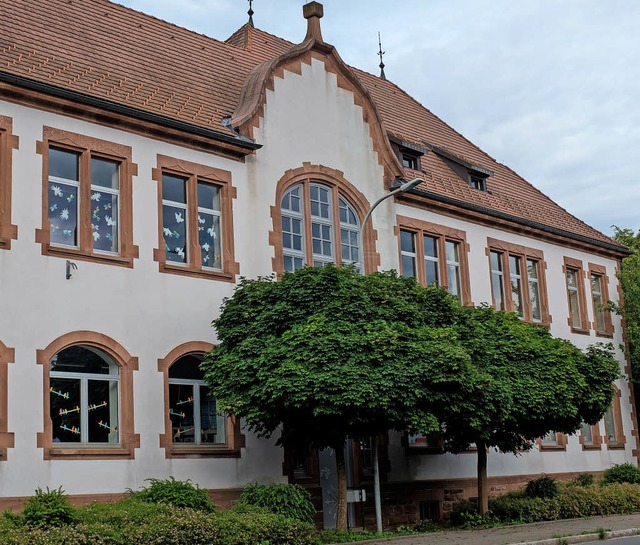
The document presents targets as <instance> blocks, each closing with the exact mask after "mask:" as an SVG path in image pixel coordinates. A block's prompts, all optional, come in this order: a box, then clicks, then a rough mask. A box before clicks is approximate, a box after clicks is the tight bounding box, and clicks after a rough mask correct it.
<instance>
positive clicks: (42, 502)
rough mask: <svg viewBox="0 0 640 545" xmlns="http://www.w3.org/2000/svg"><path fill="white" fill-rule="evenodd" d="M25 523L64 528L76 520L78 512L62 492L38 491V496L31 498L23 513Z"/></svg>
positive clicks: (58, 490) (60, 490)
mask: <svg viewBox="0 0 640 545" xmlns="http://www.w3.org/2000/svg"><path fill="white" fill-rule="evenodd" d="M22 518H23V520H24V522H25V523H26V524H28V525H31V526H44V527H48V526H63V525H65V524H70V523H72V522H74V521H75V520H76V510H75V509H74V508H73V507H72V506H71V504H70V503H69V498H67V496H66V495H65V493H64V490H62V487H60V488H58V489H56V490H50V489H49V488H48V487H47V490H46V491H43V490H42V489H41V488H37V489H36V495H35V496H31V497H30V498H29V499H28V500H27V503H26V504H25V506H24V509H23V511H22Z"/></svg>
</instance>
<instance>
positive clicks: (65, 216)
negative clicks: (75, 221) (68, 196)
mask: <svg viewBox="0 0 640 545" xmlns="http://www.w3.org/2000/svg"><path fill="white" fill-rule="evenodd" d="M60 219H63V220H68V219H69V209H68V208H63V209H62V212H60Z"/></svg>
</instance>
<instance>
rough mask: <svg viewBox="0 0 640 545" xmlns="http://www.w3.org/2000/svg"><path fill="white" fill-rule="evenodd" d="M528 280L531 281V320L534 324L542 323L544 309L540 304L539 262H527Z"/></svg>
mask: <svg viewBox="0 0 640 545" xmlns="http://www.w3.org/2000/svg"><path fill="white" fill-rule="evenodd" d="M527 278H528V279H529V301H530V303H531V318H532V319H533V321H534V322H540V321H542V308H541V304H540V284H539V282H538V263H537V261H532V260H527Z"/></svg>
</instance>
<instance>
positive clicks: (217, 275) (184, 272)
mask: <svg viewBox="0 0 640 545" xmlns="http://www.w3.org/2000/svg"><path fill="white" fill-rule="evenodd" d="M160 272H162V273H168V274H177V275H179V276H191V277H195V278H207V279H209V280H219V281H220V282H235V275H234V274H232V273H229V272H224V271H212V270H207V269H195V268H192V267H186V266H180V265H172V264H169V263H162V262H161V263H160Z"/></svg>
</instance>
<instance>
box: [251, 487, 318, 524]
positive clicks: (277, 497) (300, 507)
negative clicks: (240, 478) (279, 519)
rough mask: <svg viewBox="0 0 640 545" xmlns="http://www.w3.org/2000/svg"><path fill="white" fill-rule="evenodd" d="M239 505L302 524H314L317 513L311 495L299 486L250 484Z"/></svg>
mask: <svg viewBox="0 0 640 545" xmlns="http://www.w3.org/2000/svg"><path fill="white" fill-rule="evenodd" d="M238 505H239V506H242V505H252V506H256V507H263V508H265V509H268V510H269V511H271V512H272V513H275V514H277V515H282V516H284V517H287V518H291V519H294V520H299V521H302V522H313V516H314V515H315V513H316V510H315V507H313V503H311V495H310V494H309V492H307V491H306V490H305V489H304V488H302V487H301V486H300V485H297V484H265V483H251V484H248V485H247V486H245V487H244V490H243V491H242V494H241V495H240V499H239V500H238Z"/></svg>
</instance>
